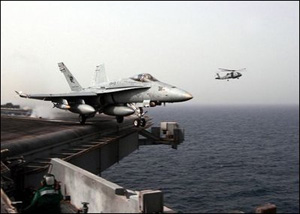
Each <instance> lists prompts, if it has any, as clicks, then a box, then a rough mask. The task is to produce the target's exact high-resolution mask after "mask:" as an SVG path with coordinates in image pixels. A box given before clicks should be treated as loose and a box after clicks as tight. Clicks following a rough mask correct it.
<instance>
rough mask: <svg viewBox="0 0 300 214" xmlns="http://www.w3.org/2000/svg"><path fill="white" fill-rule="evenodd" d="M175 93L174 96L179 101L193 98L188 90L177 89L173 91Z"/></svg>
mask: <svg viewBox="0 0 300 214" xmlns="http://www.w3.org/2000/svg"><path fill="white" fill-rule="evenodd" d="M175 94H176V95H175V97H176V98H177V100H178V101H179V102H182V101H187V100H190V99H192V98H193V95H191V94H190V93H189V92H187V91H184V90H181V89H179V90H177V91H176V92H175Z"/></svg>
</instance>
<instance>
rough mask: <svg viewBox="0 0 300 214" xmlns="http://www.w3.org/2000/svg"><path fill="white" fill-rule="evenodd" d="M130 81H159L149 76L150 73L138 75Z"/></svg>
mask: <svg viewBox="0 0 300 214" xmlns="http://www.w3.org/2000/svg"><path fill="white" fill-rule="evenodd" d="M130 79H132V80H135V81H138V82H150V81H153V82H155V81H158V80H157V79H156V78H154V77H153V76H152V75H151V74H148V73H143V74H138V75H136V76H134V77H131V78H130Z"/></svg>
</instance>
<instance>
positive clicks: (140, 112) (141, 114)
mask: <svg viewBox="0 0 300 214" xmlns="http://www.w3.org/2000/svg"><path fill="white" fill-rule="evenodd" d="M135 111H136V114H137V116H138V118H137V119H135V120H134V121H133V125H134V126H135V127H139V126H141V127H145V125H146V120H145V118H144V115H145V114H146V113H147V111H146V112H144V111H143V108H142V107H139V108H136V109H135Z"/></svg>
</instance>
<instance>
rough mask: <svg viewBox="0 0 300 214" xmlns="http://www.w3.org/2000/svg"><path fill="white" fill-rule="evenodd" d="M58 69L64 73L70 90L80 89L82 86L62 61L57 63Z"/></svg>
mask: <svg viewBox="0 0 300 214" xmlns="http://www.w3.org/2000/svg"><path fill="white" fill-rule="evenodd" d="M58 67H59V70H60V71H61V72H62V73H63V74H64V75H65V78H66V80H67V82H68V84H69V86H70V88H71V90H72V91H81V90H82V87H81V85H80V84H79V82H78V81H77V80H76V78H75V77H74V76H73V75H72V73H71V72H70V71H69V69H68V68H67V67H66V66H65V64H64V63H63V62H60V63H58Z"/></svg>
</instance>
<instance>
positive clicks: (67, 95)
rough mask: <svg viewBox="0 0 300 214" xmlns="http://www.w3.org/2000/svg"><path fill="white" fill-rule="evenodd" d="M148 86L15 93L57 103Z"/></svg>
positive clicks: (146, 87)
mask: <svg viewBox="0 0 300 214" xmlns="http://www.w3.org/2000/svg"><path fill="white" fill-rule="evenodd" d="M148 88H150V86H131V87H129V86H126V87H108V88H100V89H97V90H93V91H81V92H80V91H77V92H70V93H62V94H24V93H22V92H18V91H16V93H17V94H18V95H19V96H20V97H23V98H30V99H37V100H45V101H54V102H55V101H57V100H58V99H76V98H78V99H84V98H90V97H97V95H101V94H109V93H117V92H121V91H129V90H137V89H148Z"/></svg>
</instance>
